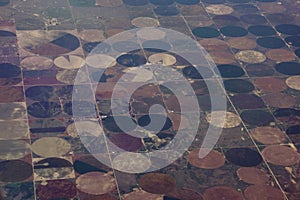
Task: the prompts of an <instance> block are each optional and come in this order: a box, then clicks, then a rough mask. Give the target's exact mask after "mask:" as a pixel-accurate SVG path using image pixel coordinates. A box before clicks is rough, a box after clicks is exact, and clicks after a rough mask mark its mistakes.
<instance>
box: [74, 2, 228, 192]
mask: <svg viewBox="0 0 300 200" xmlns="http://www.w3.org/2000/svg"><path fill="white" fill-rule="evenodd" d="M126 2H127V1H126ZM126 2H125V3H126ZM128 2H129V1H128ZM202 31H204V32H206V31H208V32H210V31H212V37H214V36H213V35H214V34H216V33H215V29H204V30H196V31H195V33H197V34H198V36H200V35H201V34H203V32H202ZM217 34H219V33H217ZM128 35H130V36H131V37H127V36H128ZM124 38H126V39H124ZM178 40H180V41H182V42H183V43H185V44H189V45H188V46H182V45H176V44H178ZM124 42H126V43H127V44H133V43H135V44H142V45H141V46H139V45H123V43H124ZM107 45H110V46H113V48H114V49H119V48H120V46H118V45H121V46H122V52H120V51H108V52H107V51H105V49H106V48H107ZM141 48H143V50H145V52H146V53H147V54H148V53H149V54H150V56H149V57H148V60H146V58H145V57H144V56H143V55H142V54H140V53H138V52H139V51H140V50H141ZM189 49H190V50H191V51H192V52H194V53H193V54H185V53H184V52H187V51H189ZM104 52H106V53H104ZM177 57H178V58H181V59H184V60H185V62H186V61H187V62H188V63H189V65H190V66H193V67H194V68H195V72H197V73H199V74H200V75H201V76H202V77H207V76H208V75H207V74H208V71H207V69H210V68H215V69H216V70H215V71H214V73H213V72H212V71H211V70H210V72H209V73H210V77H211V78H210V79H209V82H207V83H206V85H207V88H208V91H209V92H210V93H212V92H215V91H219V92H217V93H216V94H215V95H214V96H213V97H211V98H210V101H211V110H212V111H214V110H215V109H216V107H217V108H218V110H226V106H227V104H226V102H227V101H226V96H225V95H223V92H224V91H223V90H222V88H223V85H222V81H221V80H220V74H219V72H218V70H217V67H216V66H215V64H214V63H213V62H212V59H211V58H210V56H209V55H208V53H207V52H206V51H205V49H203V47H201V46H200V44H199V43H198V42H197V41H195V40H193V39H191V38H190V37H189V36H187V35H184V34H182V33H179V32H177V31H173V30H170V29H165V28H156V27H146V28H137V29H132V30H129V31H125V32H121V33H119V34H116V35H114V36H112V37H110V38H108V39H106V40H105V41H103V42H102V43H100V44H99V45H97V46H96V47H95V48H94V49H93V50H92V51H91V52H90V54H89V55H87V57H86V59H85V66H84V67H81V68H80V69H79V70H78V73H77V76H76V78H75V81H74V91H76V92H73V99H72V102H73V106H72V114H73V119H74V124H75V127H76V129H77V134H78V135H79V137H80V138H81V141H82V143H83V144H84V146H85V148H86V149H87V150H88V151H89V152H90V153H91V154H98V155H99V154H107V149H105V148H102V147H103V144H106V145H107V147H108V150H109V153H110V155H111V159H107V158H104V157H101V156H96V155H95V157H96V158H97V159H98V160H99V161H100V162H101V163H103V164H105V165H106V166H108V167H111V168H114V169H116V170H119V171H122V172H126V173H145V172H150V171H155V170H158V169H161V168H163V167H166V166H168V165H169V164H171V163H173V162H174V161H175V160H177V159H178V158H179V157H180V156H181V155H182V154H183V153H184V152H185V150H184V149H188V147H189V146H190V145H191V143H192V142H193V140H194V138H195V136H196V134H197V130H198V126H199V123H200V108H199V104H198V99H197V97H196V95H195V92H194V89H193V88H192V86H191V84H190V82H189V81H188V80H187V79H186V77H185V76H184V75H183V74H182V73H180V72H179V71H177V70H174V65H175V66H176V62H177ZM114 67H121V68H124V70H122V75H121V76H120V77H119V78H118V79H116V80H117V82H116V83H115V85H114V88H113V91H112V96H111V100H110V104H111V116H101V117H103V118H102V122H103V124H105V122H106V121H107V120H110V121H113V122H114V124H115V127H114V130H117V132H122V134H123V135H124V134H125V135H128V136H129V137H128V138H130V137H138V138H149V137H150V136H154V135H156V134H158V133H160V131H162V130H165V129H166V124H167V125H168V124H170V122H171V121H170V119H169V118H168V117H167V116H169V115H168V114H170V113H169V111H168V110H166V109H165V108H164V107H163V106H162V105H160V104H154V105H152V106H150V108H149V111H148V113H145V114H144V116H139V118H136V119H133V117H134V115H132V113H131V110H129V109H130V108H129V107H130V106H128V105H129V102H130V101H131V100H130V97H131V96H132V95H133V94H134V92H135V91H137V90H138V89H139V88H141V87H142V86H144V85H147V84H152V85H158V86H160V87H165V88H167V89H168V90H169V91H171V92H172V93H173V95H174V96H175V97H176V98H177V101H178V103H179V105H180V108H181V110H180V111H181V113H179V119H180V121H183V120H184V119H186V118H189V119H190V126H189V127H188V129H189V135H188V137H187V136H186V133H187V132H186V131H185V129H186V128H187V127H186V125H184V123H180V124H179V126H178V127H176V130H177V132H176V134H175V135H174V137H173V140H172V141H174V143H176V144H177V143H178V145H173V142H169V143H167V144H166V145H164V146H163V147H161V148H160V149H158V150H151V151H149V152H144V153H140V152H129V151H128V148H127V149H126V148H124V147H121V146H118V145H117V144H118V142H116V141H115V140H114V142H115V143H116V144H115V143H114V142H113V138H114V137H110V138H108V137H107V135H106V131H107V129H106V128H107V127H105V129H104V128H103V127H102V126H101V125H100V124H102V123H99V124H97V128H96V127H95V130H94V132H96V133H97V134H88V137H87V133H86V131H85V129H86V127H87V125H85V124H90V123H91V122H97V121H98V119H97V118H91V116H90V113H89V115H87V113H85V112H84V111H85V110H95V104H96V102H95V101H94V102H91V104H85V103H82V104H80V102H83V101H82V98H83V97H82V96H81V95H80V94H82V93H81V92H80V90H82V89H83V88H82V87H78V83H82V77H84V76H85V75H86V73H87V74H89V75H92V77H93V79H91V80H89V81H88V82H87V83H88V84H99V82H101V81H99V80H104V79H103V78H102V75H103V74H104V72H105V70H107V69H108V68H109V70H112V69H113V68H114ZM159 72H160V73H163V74H168V76H161V77H158V76H157V74H159ZM212 73H213V75H214V76H213V77H212ZM105 75H106V76H107V74H105ZM154 77H156V78H157V80H159V81H157V80H156V79H155V78H154ZM174 77H176V81H180V85H178V84H174ZM204 80H205V79H204ZM100 84H101V83H100ZM127 84H128V86H130V87H127ZM124 87H126V90H127V91H126V92H127V95H124V96H122V97H120V95H119V94H120V92H122V91H124ZM93 89H94V90H96V89H97V88H96V87H95V88H93ZM182 91H184V93H186V94H189V96H190V99H191V100H190V101H189V106H185V103H186V101H185V99H184V97H183V95H182ZM93 92H94V93H96V91H93ZM98 92H99V91H98ZM190 107H193V108H194V110H193V112H190V110H189V108H190ZM123 108H128V110H126V109H123ZM95 112H96V110H95ZM158 113H159V114H158ZM183 113H184V115H183ZM142 117H144V118H147V122H148V123H146V124H145V123H140V119H141V118H142ZM225 117H226V113H224V112H221V113H218V114H217V115H215V114H212V115H211V119H210V122H211V125H209V127H208V130H207V134H206V135H207V136H206V137H205V138H204V140H203V145H205V147H206V149H205V150H203V148H201V147H200V151H199V157H200V158H203V157H205V156H206V155H207V154H208V153H209V151H210V150H212V149H213V147H214V145H215V144H216V143H217V140H218V137H219V136H220V134H221V131H222V128H223V127H218V126H213V125H214V124H218V123H219V121H220V120H222V118H223V119H224V118H225ZM95 125H96V124H95ZM110 131H111V130H110ZM178 141H184V142H178ZM100 144H101V145H100ZM207 149H208V150H207ZM143 189H144V188H143ZM145 190H146V189H145ZM146 191H147V190H146Z"/></svg>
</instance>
